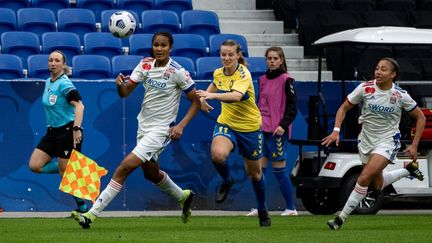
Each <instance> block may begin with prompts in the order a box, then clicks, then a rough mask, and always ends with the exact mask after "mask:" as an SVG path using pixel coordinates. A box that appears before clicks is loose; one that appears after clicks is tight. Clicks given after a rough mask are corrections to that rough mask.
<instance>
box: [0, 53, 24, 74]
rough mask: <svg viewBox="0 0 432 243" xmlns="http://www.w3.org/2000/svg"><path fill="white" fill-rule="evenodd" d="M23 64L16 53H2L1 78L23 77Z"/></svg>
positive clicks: (0, 58) (0, 59)
mask: <svg viewBox="0 0 432 243" xmlns="http://www.w3.org/2000/svg"><path fill="white" fill-rule="evenodd" d="M23 77H24V73H23V64H22V61H21V59H20V58H19V57H18V56H15V55H9V54H1V55H0V78H1V79H15V78H23Z"/></svg>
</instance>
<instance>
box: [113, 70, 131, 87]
mask: <svg viewBox="0 0 432 243" xmlns="http://www.w3.org/2000/svg"><path fill="white" fill-rule="evenodd" d="M128 79H129V76H124V75H123V74H122V73H119V75H118V76H117V78H116V84H117V86H120V85H122V84H123V83H124V82H125V81H126V80H128Z"/></svg>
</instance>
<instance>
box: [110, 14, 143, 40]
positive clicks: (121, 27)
mask: <svg viewBox="0 0 432 243" xmlns="http://www.w3.org/2000/svg"><path fill="white" fill-rule="evenodd" d="M108 26H109V31H111V33H112V34H113V35H114V36H115V37H118V38H126V37H128V36H130V35H132V34H133V33H134V31H135V28H136V21H135V17H134V16H133V15H132V14H131V13H129V12H128V11H118V12H115V13H113V15H111V17H110V20H109V25H108Z"/></svg>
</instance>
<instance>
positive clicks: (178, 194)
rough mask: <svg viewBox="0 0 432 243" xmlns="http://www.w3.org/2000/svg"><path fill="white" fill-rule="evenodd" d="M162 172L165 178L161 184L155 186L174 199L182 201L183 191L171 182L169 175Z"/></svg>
mask: <svg viewBox="0 0 432 243" xmlns="http://www.w3.org/2000/svg"><path fill="white" fill-rule="evenodd" d="M162 172H163V173H164V178H163V179H162V181H161V182H159V183H158V184H155V186H157V187H159V189H160V190H161V191H163V192H165V193H166V194H168V195H169V196H171V197H172V198H174V199H176V200H177V201H180V199H181V198H182V197H183V190H182V189H181V188H180V187H179V186H177V184H175V183H174V182H173V181H172V180H171V178H170V177H169V176H168V174H167V173H165V172H164V171H162Z"/></svg>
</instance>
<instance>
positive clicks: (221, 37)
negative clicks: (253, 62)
mask: <svg viewBox="0 0 432 243" xmlns="http://www.w3.org/2000/svg"><path fill="white" fill-rule="evenodd" d="M228 39H232V40H235V41H236V42H237V44H239V45H240V47H241V51H242V53H243V56H245V57H248V56H249V53H248V44H247V40H246V38H245V37H244V36H242V35H238V34H217V35H211V36H210V38H209V47H210V54H209V55H210V56H219V51H220V46H221V44H222V43H223V42H224V41H225V40H228Z"/></svg>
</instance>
